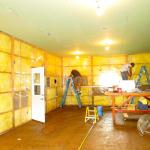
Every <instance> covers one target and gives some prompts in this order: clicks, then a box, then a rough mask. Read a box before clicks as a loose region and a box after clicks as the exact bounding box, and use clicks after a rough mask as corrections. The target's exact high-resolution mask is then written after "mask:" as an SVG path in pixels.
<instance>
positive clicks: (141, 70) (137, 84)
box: [136, 66, 150, 87]
mask: <svg viewBox="0 0 150 150" xmlns="http://www.w3.org/2000/svg"><path fill="white" fill-rule="evenodd" d="M143 73H144V74H145V76H146V79H147V83H148V85H149V86H150V78H149V74H148V71H147V68H146V66H141V69H140V73H139V76H138V79H137V81H136V87H138V86H140V80H141V78H142V75H143Z"/></svg>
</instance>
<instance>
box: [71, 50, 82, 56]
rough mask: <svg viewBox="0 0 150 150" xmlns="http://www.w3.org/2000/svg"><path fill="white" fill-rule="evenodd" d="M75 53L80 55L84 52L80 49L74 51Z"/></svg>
mask: <svg viewBox="0 0 150 150" xmlns="http://www.w3.org/2000/svg"><path fill="white" fill-rule="evenodd" d="M73 54H74V55H80V54H82V52H81V51H79V50H76V51H74V52H73Z"/></svg>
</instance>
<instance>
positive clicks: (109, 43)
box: [101, 39, 114, 45]
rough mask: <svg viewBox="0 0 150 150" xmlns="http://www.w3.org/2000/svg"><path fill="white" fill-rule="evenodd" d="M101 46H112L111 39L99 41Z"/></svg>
mask: <svg viewBox="0 0 150 150" xmlns="http://www.w3.org/2000/svg"><path fill="white" fill-rule="evenodd" d="M101 44H102V45H112V44H114V41H113V40H111V39H105V40H103V41H101Z"/></svg>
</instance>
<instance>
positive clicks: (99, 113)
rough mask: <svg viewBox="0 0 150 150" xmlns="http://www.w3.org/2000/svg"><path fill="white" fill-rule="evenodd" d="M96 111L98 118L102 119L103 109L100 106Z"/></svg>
mask: <svg viewBox="0 0 150 150" xmlns="http://www.w3.org/2000/svg"><path fill="white" fill-rule="evenodd" d="M97 111H98V115H99V116H100V117H102V116H103V107H102V106H97Z"/></svg>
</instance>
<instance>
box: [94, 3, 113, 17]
mask: <svg viewBox="0 0 150 150" xmlns="http://www.w3.org/2000/svg"><path fill="white" fill-rule="evenodd" d="M115 1H116V0H96V14H97V15H98V16H100V15H102V14H103V13H104V11H105V9H106V8H107V7H108V6H110V5H112V4H114V3H115Z"/></svg>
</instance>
